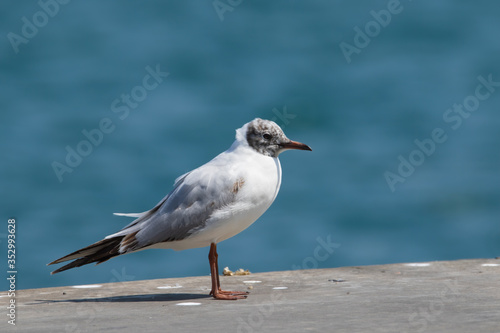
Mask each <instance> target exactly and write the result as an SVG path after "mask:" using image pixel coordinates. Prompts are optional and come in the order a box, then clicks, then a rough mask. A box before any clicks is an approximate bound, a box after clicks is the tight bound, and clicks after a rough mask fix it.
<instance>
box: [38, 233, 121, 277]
mask: <svg viewBox="0 0 500 333" xmlns="http://www.w3.org/2000/svg"><path fill="white" fill-rule="evenodd" d="M125 237H126V236H120V237H114V238H109V239H103V240H101V241H98V242H97V243H94V244H92V245H89V246H87V247H84V248H83V249H80V250H78V251H75V252H73V253H70V254H68V255H67V256H64V257H62V258H59V259H57V260H54V261H53V262H51V263H49V264H47V265H53V264H59V263H61V262H65V261H68V260H73V259H76V260H74V261H72V262H70V263H69V264H66V265H64V266H63V267H61V268H58V269H56V270H55V271H53V272H52V273H50V274H55V273H59V272H62V271H65V270H67V269H70V268H74V267H80V266H83V265H87V264H90V263H93V262H95V263H96V264H100V263H102V262H105V261H106V260H108V259H111V258H113V257H116V256H118V255H120V254H122V253H121V252H120V244H121V242H122V240H123V239H124V238H125Z"/></svg>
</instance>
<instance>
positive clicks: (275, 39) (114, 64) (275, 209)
mask: <svg viewBox="0 0 500 333" xmlns="http://www.w3.org/2000/svg"><path fill="white" fill-rule="evenodd" d="M388 2H389V1H301V2H299V1H243V2H242V3H241V4H240V5H239V6H236V7H235V8H232V7H231V8H232V9H233V10H232V11H226V12H225V13H223V14H222V19H223V20H221V16H220V15H219V14H218V13H217V11H216V10H215V9H214V7H213V5H212V2H211V1H205V2H201V1H197V2H194V1H191V2H188V1H176V2H174V1H168V2H167V1H165V2H160V1H148V2H121V1H120V2H118V1H81V2H78V1H72V2H69V3H68V4H66V5H60V7H59V9H58V12H57V13H55V14H54V15H53V17H49V16H47V18H48V19H47V22H45V24H43V23H44V21H43V19H44V17H43V15H42V14H37V13H39V12H40V11H42V10H43V9H42V8H41V7H40V5H39V4H38V3H37V2H35V1H30V2H28V1H23V2H14V1H8V2H4V3H2V4H1V5H0V7H1V10H0V32H1V34H0V37H1V47H0V66H1V67H0V73H1V80H0V88H1V89H0V109H1V112H0V126H1V127H0V138H1V140H0V144H1V156H2V162H1V165H0V171H1V173H0V191H1V192H0V203H1V206H0V210H1V214H0V216H1V218H2V220H3V221H1V223H0V241H1V244H0V247H1V252H0V254H1V255H0V267H4V268H5V271H7V268H6V267H7V266H6V264H7V263H6V261H7V258H6V257H7V238H6V236H7V219H8V218H9V217H14V218H15V219H16V236H17V238H16V241H17V242H16V250H17V252H16V254H17V258H16V259H17V270H18V275H17V279H18V280H17V288H18V289H24V288H39V287H50V286H60V285H77V284H89V283H104V282H111V281H119V280H132V279H133V280H139V279H154V278H166V277H184V276H193V275H208V274H209V267H208V260H207V255H208V249H207V248H202V249H193V250H186V251H181V252H174V251H172V250H168V251H166V250H148V251H144V252H139V253H135V254H130V255H126V256H122V257H119V258H114V259H112V260H110V261H109V262H106V263H104V264H101V265H99V266H97V267H93V266H85V267H82V268H78V269H74V270H70V271H67V272H64V273H61V274H57V275H54V276H51V275H49V273H50V271H51V270H53V268H54V267H53V266H52V267H47V266H46V263H48V262H50V261H52V260H54V259H56V258H59V257H61V256H63V255H65V254H68V253H69V252H72V251H74V250H77V249H79V248H81V247H84V246H86V245H89V244H91V243H93V242H95V241H98V240H100V239H102V238H103V237H104V236H106V235H108V234H111V233H113V232H115V231H117V230H119V229H120V228H122V227H123V226H124V225H125V224H127V223H129V222H130V219H127V218H125V217H116V216H113V215H112V213H113V212H141V211H144V210H147V209H150V208H151V207H153V206H154V205H155V204H156V203H157V202H158V201H159V200H160V199H161V198H162V197H163V196H164V195H165V194H166V193H168V192H169V191H170V190H171V188H172V184H173V182H174V180H175V178H176V177H177V176H179V175H181V174H183V173H185V172H187V171H189V170H191V169H193V168H195V167H197V166H200V165H201V164H203V163H205V162H207V161H208V160H210V159H211V158H212V157H214V156H215V155H217V154H218V153H220V152H222V151H223V150H225V149H227V148H228V147H229V146H230V145H231V143H232V142H233V139H234V130H235V129H236V128H239V127H241V126H242V125H243V124H244V123H246V122H248V121H250V120H252V119H253V118H255V117H261V118H267V119H275V120H276V122H277V123H278V124H280V125H282V126H283V128H284V130H285V132H286V133H287V135H288V136H289V137H290V138H292V139H294V140H298V141H302V142H305V143H307V144H308V145H310V146H311V147H312V148H313V152H302V151H291V152H286V153H284V154H283V155H281V156H280V158H281V163H282V167H283V183H282V187H281V191H280V194H279V195H278V197H277V199H276V201H275V203H274V204H273V205H272V206H271V208H270V209H269V210H268V212H266V213H265V214H264V215H263V216H262V217H261V218H260V219H259V220H258V221H257V222H256V223H255V224H254V225H252V226H251V227H250V228H249V229H247V230H246V231H244V232H243V233H241V234H239V235H237V236H236V237H234V238H231V239H229V240H227V241H225V242H223V243H221V244H220V245H219V254H220V258H219V259H220V265H221V266H222V267H224V266H229V267H230V268H231V269H233V270H234V269H237V268H240V267H241V268H245V269H249V270H250V271H252V272H264V271H273V270H288V269H293V268H311V267H313V268H314V267H319V268H324V267H339V266H347V265H369V264H385V263H397V262H415V261H432V260H453V259H463V258H483V257H496V256H498V255H500V225H499V222H500V149H499V147H500V108H499V105H500V88H498V87H497V88H496V90H495V91H494V92H491V93H490V94H489V96H488V98H486V99H485V100H482V101H480V103H479V106H478V107H477V110H476V111H474V112H471V113H470V115H469V116H468V117H467V118H462V120H461V123H460V125H459V126H458V127H457V128H455V129H454V128H452V125H455V126H456V125H457V124H458V123H456V122H448V123H447V122H445V121H444V119H443V115H444V114H445V113H446V112H447V110H448V109H449V108H451V107H452V106H453V105H454V104H455V103H463V102H464V99H466V98H467V97H468V96H470V95H474V93H475V91H476V88H477V86H478V84H479V83H480V81H478V77H479V76H482V77H483V78H488V76H489V75H491V78H492V79H493V80H494V81H497V82H498V81H500V65H499V61H498V59H499V54H500V38H499V32H500V20H499V19H498V17H499V16H498V15H499V11H500V3H498V2H497V1H481V2H472V1H412V2H410V1H401V3H400V6H399V7H398V8H397V10H398V11H399V12H398V13H397V14H392V15H391V20H390V22H387V21H386V24H385V25H386V26H385V27H383V26H381V25H380V24H378V27H379V31H377V24H374V23H370V22H375V21H374V20H375V19H374V16H373V15H372V14H370V12H371V11H375V12H376V13H378V12H379V11H380V10H383V9H387V6H388ZM53 10H54V8H53ZM37 15H38V16H37ZM34 16H35V19H37V20H38V21H37V22H38V23H39V25H41V27H40V28H38V31H37V33H36V34H35V36H32V37H31V38H27V39H26V42H23V43H20V44H19V45H17V52H16V47H13V44H12V42H11V41H10V40H9V37H8V36H9V33H15V34H17V35H20V36H21V35H22V29H23V25H24V24H25V23H24V21H23V17H26V18H27V20H28V21H30V22H33V19H34ZM367 24H368V26H367ZM356 27H359V28H360V29H362V30H364V29H365V27H368V28H371V29H374V30H372V31H371V34H372V35H373V37H371V38H370V40H369V43H368V42H367V41H366V40H364V43H365V44H366V45H363V43H361V42H363V41H360V40H358V46H363V47H358V49H357V52H355V53H352V54H351V55H350V62H348V59H347V58H346V57H345V55H344V54H343V52H342V49H341V47H340V45H341V43H343V42H344V43H348V44H350V45H352V46H355V45H356V44H355V35H356V30H355V29H356ZM10 36H11V37H12V34H11V35H10ZM358 39H359V38H358ZM360 43H361V44H360ZM342 45H345V44H342ZM147 66H149V67H150V68H153V69H154V68H156V66H159V68H160V69H161V71H165V72H169V76H168V77H165V78H164V80H163V82H161V83H160V84H159V85H158V86H157V87H156V88H155V89H153V90H151V91H148V93H147V96H146V97H145V98H144V100H142V101H140V102H139V103H138V104H137V106H136V107H135V108H129V111H130V112H129V114H128V115H127V116H126V117H125V116H124V114H122V113H115V112H113V109H112V107H111V105H112V103H113V101H114V100H115V99H117V98H118V99H120V98H121V95H122V94H130V93H131V91H132V89H134V87H136V86H141V85H142V82H143V78H144V77H145V75H146V74H147V73H148V72H147V70H146V67H147ZM137 91H139V90H137ZM137 91H136V92H137ZM481 92H482V93H486V92H487V90H485V89H484V88H482V90H481ZM121 105H123V104H121ZM120 116H122V117H123V119H120ZM104 118H109V119H110V120H111V122H112V125H113V126H114V127H113V128H114V130H113V131H112V133H108V134H105V135H104V137H103V140H102V143H100V144H99V145H98V146H97V147H93V148H92V152H91V153H90V155H89V156H87V157H84V158H83V160H82V162H81V163H80V164H79V165H78V166H77V167H75V168H73V170H72V172H71V173H65V174H64V175H63V176H62V179H63V180H62V182H60V181H59V180H58V177H57V176H56V174H55V172H54V170H53V166H52V164H53V162H54V161H56V162H59V163H65V158H66V154H67V152H66V147H67V146H70V147H72V148H73V149H76V147H77V145H78V144H79V142H80V141H82V140H85V136H84V135H83V134H82V130H88V131H91V130H92V129H95V128H98V127H99V123H100V122H101V120H102V119H104ZM457 122H458V120H457ZM436 128H441V129H442V130H443V131H444V135H446V138H447V139H446V141H445V142H444V143H439V144H436V147H435V151H434V152H433V153H432V154H430V156H425V157H424V158H425V160H424V161H422V163H421V165H419V166H417V167H415V170H414V171H413V172H412V173H411V175H409V176H407V177H405V178H404V180H405V181H404V182H398V183H396V184H395V186H394V191H392V190H391V188H390V186H389V184H388V183H387V181H386V178H385V176H384V174H385V173H386V172H387V171H389V172H392V173H395V174H397V173H398V166H399V164H400V160H399V159H398V156H400V155H401V156H402V157H403V158H405V159H408V158H409V156H410V154H411V153H412V152H413V151H414V150H415V149H417V146H416V144H415V143H414V141H415V140H416V139H418V140H424V139H427V138H430V137H431V135H432V134H431V133H432V132H433V130H435V129H436ZM417 155H418V153H414V154H413V157H414V158H417V157H418V156H417ZM318 238H319V239H318ZM322 241H323V242H331V243H335V247H332V249H334V251H333V252H332V253H328V255H326V253H327V252H326V251H325V250H324V249H321V248H319V250H317V249H318V246H320V244H321V242H322ZM222 267H221V269H222ZM4 283H6V282H4ZM207 286H208V279H207ZM5 287H7V285H6V284H5ZM1 289H4V287H2V288H1Z"/></svg>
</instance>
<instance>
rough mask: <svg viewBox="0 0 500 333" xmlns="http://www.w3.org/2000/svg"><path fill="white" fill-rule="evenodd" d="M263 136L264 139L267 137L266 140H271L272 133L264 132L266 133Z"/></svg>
mask: <svg viewBox="0 0 500 333" xmlns="http://www.w3.org/2000/svg"><path fill="white" fill-rule="evenodd" d="M262 137H263V138H264V139H266V140H271V134H269V133H264V134H263V135H262Z"/></svg>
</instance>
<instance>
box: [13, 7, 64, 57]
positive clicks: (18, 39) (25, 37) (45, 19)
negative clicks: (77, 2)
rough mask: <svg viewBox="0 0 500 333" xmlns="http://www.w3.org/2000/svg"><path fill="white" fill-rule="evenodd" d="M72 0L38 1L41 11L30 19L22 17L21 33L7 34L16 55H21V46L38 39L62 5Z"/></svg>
mask: <svg viewBox="0 0 500 333" xmlns="http://www.w3.org/2000/svg"><path fill="white" fill-rule="evenodd" d="M69 2H70V0H40V1H38V2H37V3H38V6H39V7H40V10H38V11H36V12H35V13H34V14H33V15H32V16H31V17H30V18H28V17H26V16H23V17H21V22H22V25H21V29H20V31H19V32H20V33H19V34H17V33H15V32H12V31H11V32H9V33H8V34H7V39H8V40H9V42H10V45H11V46H12V49H13V50H14V53H16V54H17V53H19V46H20V45H21V44H28V43H29V41H30V40H32V39H33V38H35V37H36V35H37V34H38V31H39V29H42V28H43V27H45V26H46V25H47V24H48V23H49V21H50V19H52V18H54V16H56V15H57V14H58V13H59V11H60V9H61V5H67V4H68V3H69Z"/></svg>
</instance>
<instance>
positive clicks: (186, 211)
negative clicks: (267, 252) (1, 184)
mask: <svg viewBox="0 0 500 333" xmlns="http://www.w3.org/2000/svg"><path fill="white" fill-rule="evenodd" d="M289 149H299V150H312V149H311V148H310V147H309V146H307V145H305V144H303V143H300V142H297V141H292V140H290V139H288V138H287V137H286V135H285V134H284V133H283V130H282V129H281V128H280V127H279V126H278V125H277V124H276V123H275V122H273V121H270V120H263V119H260V118H256V119H254V120H252V121H251V122H249V123H247V124H245V125H244V126H243V127H241V128H240V129H237V130H236V140H235V141H234V143H233V144H232V145H231V147H230V148H229V149H228V150H226V151H225V152H223V153H221V154H219V155H218V156H216V157H215V158H214V159H212V160H211V161H209V162H208V163H206V164H204V165H202V166H201V167H199V168H197V169H194V170H192V171H190V172H188V173H186V174H184V175H182V176H180V177H179V178H177V179H176V180H175V184H174V189H173V190H172V191H171V192H170V193H169V194H167V195H166V196H165V197H164V198H163V199H162V200H161V201H160V202H159V203H158V204H157V205H156V206H155V207H153V209H151V210H148V211H146V212H143V213H132V214H123V213H115V215H119V216H128V217H134V218H136V219H135V220H134V221H133V222H132V223H130V224H129V225H127V226H126V227H124V228H123V229H121V230H120V231H118V232H116V233H114V234H112V235H109V236H106V237H105V238H104V239H103V240H100V241H98V242H96V243H94V244H91V245H89V246H87V247H84V248H82V249H80V250H77V251H75V252H73V253H70V254H68V255H66V256H64V257H62V258H59V259H57V260H54V261H52V262H51V263H49V264H47V265H52V264H59V263H62V262H65V261H70V260H73V261H72V262H70V263H68V264H66V265H65V266H62V267H60V268H59V269H56V270H55V271H53V272H52V273H51V274H55V273H59V272H62V271H65V270H68V269H70V268H74V267H80V266H83V265H86V264H90V263H94V262H95V263H96V265H97V264H100V263H102V262H104V261H107V260H108V259H111V258H113V257H116V256H119V255H122V254H127V253H132V252H137V251H142V250H145V249H173V250H185V249H192V248H199V247H207V246H210V251H209V254H208V261H209V263H210V273H211V279H212V290H211V291H210V295H212V296H213V297H214V298H215V299H222V300H236V299H242V298H246V297H247V295H248V292H241V291H225V290H222V289H221V286H220V280H219V267H218V254H217V244H218V243H220V242H222V241H223V240H226V239H228V238H230V237H233V236H234V235H236V234H238V233H240V232H241V231H243V230H245V229H246V228H248V227H249V226H250V225H251V224H252V223H254V222H255V221H256V220H257V219H258V218H259V217H260V216H261V215H262V214H263V213H264V212H265V211H266V210H267V209H268V208H269V207H270V206H271V204H272V203H273V201H274V199H275V198H276V196H277V195H278V191H279V189H280V185H281V164H280V161H279V159H278V155H279V154H280V153H282V152H284V151H285V150H289Z"/></svg>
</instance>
